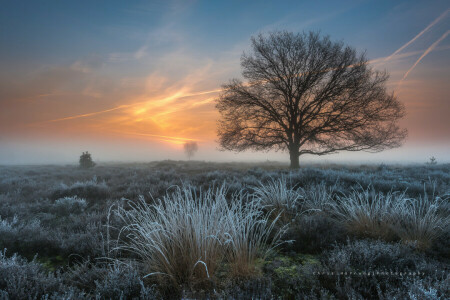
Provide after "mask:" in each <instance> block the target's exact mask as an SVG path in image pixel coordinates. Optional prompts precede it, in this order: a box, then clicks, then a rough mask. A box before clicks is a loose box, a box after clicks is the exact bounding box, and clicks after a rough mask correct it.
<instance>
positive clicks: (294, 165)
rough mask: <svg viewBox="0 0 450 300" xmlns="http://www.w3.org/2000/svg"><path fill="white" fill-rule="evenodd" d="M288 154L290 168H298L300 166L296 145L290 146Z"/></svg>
mask: <svg viewBox="0 0 450 300" xmlns="http://www.w3.org/2000/svg"><path fill="white" fill-rule="evenodd" d="M289 156H290V158H291V167H290V168H291V169H299V168H300V161H299V158H300V154H299V151H298V147H291V149H290V150H289Z"/></svg>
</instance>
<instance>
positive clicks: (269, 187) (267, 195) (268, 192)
mask: <svg viewBox="0 0 450 300" xmlns="http://www.w3.org/2000/svg"><path fill="white" fill-rule="evenodd" d="M254 196H255V197H256V198H257V199H258V200H259V201H260V203H261V204H262V205H263V206H264V207H265V208H266V209H267V210H269V211H271V212H272V213H273V215H275V216H278V215H280V216H281V219H282V221H283V222H284V223H287V222H289V221H290V220H291V219H292V218H293V217H295V215H296V212H297V208H298V206H300V205H301V203H300V202H301V200H302V199H303V197H302V194H301V193H300V192H299V191H298V190H297V189H294V188H292V186H290V184H289V183H288V182H287V179H286V177H285V176H283V175H282V176H281V177H280V178H278V179H275V178H271V180H269V181H267V182H265V183H262V182H259V183H258V186H256V187H255V188H254Z"/></svg>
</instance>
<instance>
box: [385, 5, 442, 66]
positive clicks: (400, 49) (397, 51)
mask: <svg viewBox="0 0 450 300" xmlns="http://www.w3.org/2000/svg"><path fill="white" fill-rule="evenodd" d="M449 11H450V9H447V10H446V11H445V12H443V13H442V14H441V15H440V16H439V17H437V18H436V19H435V20H434V21H433V22H431V23H430V25H428V26H427V27H425V29H424V30H422V31H421V32H419V33H418V34H417V35H416V36H415V37H414V38H413V39H412V40H410V41H409V42H407V43H406V44H404V45H403V46H401V47H400V48H398V49H397V50H396V51H395V52H394V53H392V54H391V55H389V56H388V57H387V58H386V61H388V60H390V59H391V58H392V57H393V56H395V55H396V54H397V53H399V52H400V51H402V50H403V49H405V48H406V47H408V46H409V45H411V43H413V42H414V41H415V40H417V39H418V38H419V37H420V36H422V35H423V34H424V33H425V32H427V31H428V30H430V29H431V27H433V26H434V25H436V24H437V23H438V22H439V21H441V20H442V19H443V18H445V16H446V15H447V14H448V12H449Z"/></svg>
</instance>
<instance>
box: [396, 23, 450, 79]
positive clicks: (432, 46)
mask: <svg viewBox="0 0 450 300" xmlns="http://www.w3.org/2000/svg"><path fill="white" fill-rule="evenodd" d="M449 33H450V30H447V32H446V33H444V34H443V35H442V36H441V37H440V38H439V39H438V40H437V41H436V42H434V43H433V44H431V46H430V47H428V49H427V50H425V52H424V53H423V54H422V55H421V56H420V57H419V59H418V60H417V61H416V62H415V64H414V65H413V66H412V67H411V68H409V70H408V71H407V72H406V73H405V75H404V76H403V78H402V80H400V82H402V81H403V80H405V79H406V77H407V76H408V74H409V73H410V72H411V71H412V70H413V69H414V68H415V67H416V66H417V64H418V63H419V62H420V61H421V60H422V59H423V58H424V57H425V56H427V54H428V53H430V52H431V51H433V49H434V48H436V46H437V45H439V43H440V42H442V40H443V39H445V38H446V37H447V36H448V34H449Z"/></svg>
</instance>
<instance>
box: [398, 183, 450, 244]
mask: <svg viewBox="0 0 450 300" xmlns="http://www.w3.org/2000/svg"><path fill="white" fill-rule="evenodd" d="M444 202H445V199H442V198H440V197H438V196H434V195H432V196H428V194H427V193H426V192H425V193H424V195H423V196H420V197H419V198H418V199H408V201H407V202H406V203H405V207H404V208H403V209H402V210H401V211H400V214H399V218H398V223H399V225H400V226H397V227H396V228H397V233H398V235H399V236H400V238H401V239H402V240H403V241H404V242H405V243H412V244H415V245H416V246H417V247H418V248H419V249H428V248H429V247H431V245H432V243H433V241H434V240H435V239H436V238H438V237H439V236H440V235H441V234H442V233H443V232H444V231H445V230H448V227H449V224H450V216H449V214H448V211H447V212H446V211H445V209H443V208H442V204H444ZM441 208H442V212H441Z"/></svg>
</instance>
